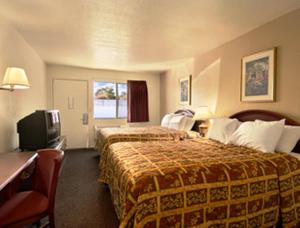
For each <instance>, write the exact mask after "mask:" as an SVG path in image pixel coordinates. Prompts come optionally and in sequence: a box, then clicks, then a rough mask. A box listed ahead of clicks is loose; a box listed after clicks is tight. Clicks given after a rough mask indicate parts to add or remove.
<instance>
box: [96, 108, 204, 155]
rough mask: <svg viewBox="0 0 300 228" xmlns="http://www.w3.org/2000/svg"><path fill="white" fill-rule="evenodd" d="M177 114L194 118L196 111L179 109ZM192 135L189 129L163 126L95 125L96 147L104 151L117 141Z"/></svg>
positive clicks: (154, 139)
mask: <svg viewBox="0 0 300 228" xmlns="http://www.w3.org/2000/svg"><path fill="white" fill-rule="evenodd" d="M175 114H177V115H181V116H186V117H190V118H192V117H193V115H194V112H193V111H192V110H188V109H183V110H177V111H176V112H175ZM197 124H198V123H196V122H195V124H194V125H195V126H194V127H195V128H197ZM195 133H196V132H195V131H194V135H196V134H195ZM192 136H193V135H192V134H191V133H190V132H188V131H183V130H177V129H174V128H166V127H161V126H146V127H104V128H103V127H97V126H95V147H96V149H97V150H98V151H99V152H101V153H102V151H103V150H105V149H106V148H107V147H108V146H109V145H111V144H113V143H116V142H135V141H143V142H146V141H178V140H183V139H186V138H188V137H192Z"/></svg>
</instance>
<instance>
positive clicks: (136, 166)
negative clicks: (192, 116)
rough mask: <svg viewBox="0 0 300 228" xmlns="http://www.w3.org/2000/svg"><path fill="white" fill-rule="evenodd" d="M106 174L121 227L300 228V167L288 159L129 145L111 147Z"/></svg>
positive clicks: (184, 146) (216, 147)
mask: <svg viewBox="0 0 300 228" xmlns="http://www.w3.org/2000/svg"><path fill="white" fill-rule="evenodd" d="M245 115H246V114H244V115H242V116H245ZM248 116H249V113H248ZM235 117H238V116H237V115H236V116H235ZM260 119H264V118H262V117H260ZM240 120H243V118H240ZM247 120H250V119H247ZM252 120H253V119H252ZM265 120H266V119H265ZM267 120H268V119H267ZM271 120H273V119H271ZM298 145H299V143H298ZM295 151H296V152H299V151H298V150H295ZM106 168H107V170H106V172H105V173H106V175H105V176H104V177H103V180H102V181H103V182H105V183H107V184H108V185H109V188H110V191H111V194H112V198H113V202H114V206H115V209H116V213H117V215H118V217H119V219H120V227H133V226H134V227H176V226H179V227H181V226H183V224H184V226H185V227H189V226H200V225H204V226H209V227H210V226H211V227H275V226H276V225H277V224H278V223H279V222H280V223H281V224H283V226H284V227H297V225H299V221H300V162H299V160H298V159H297V158H295V157H293V156H291V155H289V154H287V153H263V152H261V151H258V150H253V149H250V148H247V147H240V146H234V145H225V144H222V143H219V142H217V141H214V140H209V139H202V138H199V139H191V140H185V141H179V142H161V141H155V142H147V143H142V142H126V143H116V144H113V145H111V146H110V147H109V153H108V156H107V166H106Z"/></svg>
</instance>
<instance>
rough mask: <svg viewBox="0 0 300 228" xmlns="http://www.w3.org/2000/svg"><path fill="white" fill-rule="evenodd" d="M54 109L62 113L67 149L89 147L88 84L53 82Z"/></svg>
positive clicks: (82, 82)
mask: <svg viewBox="0 0 300 228" xmlns="http://www.w3.org/2000/svg"><path fill="white" fill-rule="evenodd" d="M53 108H54V109H58V110H59V111H60V119H61V134H62V135H65V136H66V137H67V148H84V147H88V82H87V81H83V80H82V81H81V80H60V79H55V80H53Z"/></svg>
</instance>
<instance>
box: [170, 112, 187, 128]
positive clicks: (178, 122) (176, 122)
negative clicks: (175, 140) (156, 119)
mask: <svg viewBox="0 0 300 228" xmlns="http://www.w3.org/2000/svg"><path fill="white" fill-rule="evenodd" d="M184 117H185V116H183V115H175V116H173V117H172V118H171V119H170V122H169V128H174V129H177V130H181V129H183V128H184V126H185V119H184Z"/></svg>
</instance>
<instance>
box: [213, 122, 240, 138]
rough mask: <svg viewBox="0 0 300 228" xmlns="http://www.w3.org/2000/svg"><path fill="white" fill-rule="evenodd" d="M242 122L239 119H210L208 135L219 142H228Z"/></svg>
mask: <svg viewBox="0 0 300 228" xmlns="http://www.w3.org/2000/svg"><path fill="white" fill-rule="evenodd" d="M239 124H240V122H239V121H238V120H237V119H229V118H217V119H211V120H210V121H209V125H210V126H209V129H208V132H207V137H208V138H210V139H214V140H217V141H219V142H222V143H225V144H227V143H228V140H229V138H230V136H231V135H232V134H233V132H234V131H235V130H236V129H237V128H238V126H239Z"/></svg>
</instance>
